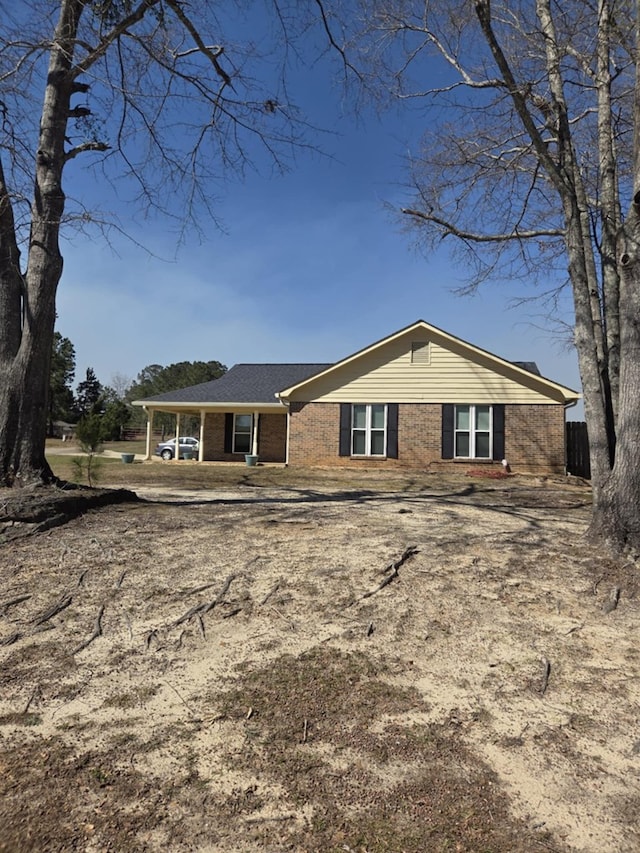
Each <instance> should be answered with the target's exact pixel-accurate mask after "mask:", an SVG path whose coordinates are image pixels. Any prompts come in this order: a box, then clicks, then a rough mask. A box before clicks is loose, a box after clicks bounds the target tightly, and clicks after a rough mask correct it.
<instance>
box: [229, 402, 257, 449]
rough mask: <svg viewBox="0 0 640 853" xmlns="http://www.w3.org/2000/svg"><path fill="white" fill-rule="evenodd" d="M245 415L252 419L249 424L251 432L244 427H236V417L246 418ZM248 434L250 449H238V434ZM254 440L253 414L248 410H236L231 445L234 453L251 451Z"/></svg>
mask: <svg viewBox="0 0 640 853" xmlns="http://www.w3.org/2000/svg"><path fill="white" fill-rule="evenodd" d="M245 417H247V418H250V419H251V420H250V424H249V432H248V433H247V432H246V431H245V430H244V429H243V430H242V431H238V430H237V429H236V418H245ZM247 434H248V436H249V447H248V449H247V450H237V449H236V436H238V435H242V436H245V435H247ZM252 441H253V415H251V414H248V413H247V412H234V415H233V443H232V446H231V452H232V453H245V454H246V453H251V442H252Z"/></svg>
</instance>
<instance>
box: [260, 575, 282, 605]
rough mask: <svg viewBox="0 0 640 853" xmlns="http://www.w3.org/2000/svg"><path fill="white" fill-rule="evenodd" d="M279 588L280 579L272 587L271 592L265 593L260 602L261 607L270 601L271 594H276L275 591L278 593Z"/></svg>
mask: <svg viewBox="0 0 640 853" xmlns="http://www.w3.org/2000/svg"><path fill="white" fill-rule="evenodd" d="M279 589H280V581H278V583H277V584H276V585H275V586H274V587H273V588H272V589H270V590H269V592H268V593H267V594H266V595H265V597H264V598H263V599H262V601H261V602H260V607H263V606H264V605H265V604H266V603H267V601H269V599H270V598H271V596H272V595H274V593H276V592H277V591H278V590H279Z"/></svg>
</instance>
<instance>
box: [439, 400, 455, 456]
mask: <svg viewBox="0 0 640 853" xmlns="http://www.w3.org/2000/svg"><path fill="white" fill-rule="evenodd" d="M442 458H443V459H453V403H443V404H442Z"/></svg>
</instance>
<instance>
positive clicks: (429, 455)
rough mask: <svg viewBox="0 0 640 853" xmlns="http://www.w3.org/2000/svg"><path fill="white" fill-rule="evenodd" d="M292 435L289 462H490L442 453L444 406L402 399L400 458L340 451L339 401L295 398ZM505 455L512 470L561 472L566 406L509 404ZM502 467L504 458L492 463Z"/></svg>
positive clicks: (355, 464)
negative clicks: (298, 400) (448, 457)
mask: <svg viewBox="0 0 640 853" xmlns="http://www.w3.org/2000/svg"><path fill="white" fill-rule="evenodd" d="M290 413H291V424H290V440H289V462H290V464H291V465H327V466H331V465H336V466H341V467H343V466H349V467H358V466H363V465H366V466H368V467H370V466H371V465H376V466H382V467H385V468H387V467H388V468H418V469H425V468H428V467H430V466H432V465H436V464H437V465H454V466H456V467H457V466H461V465H476V464H488V463H484V462H474V461H473V460H468V461H467V460H465V461H463V462H461V461H454V460H443V459H442V447H441V443H442V436H441V429H442V407H441V406H440V405H433V404H419V403H412V404H408V403H405V404H402V403H401V404H400V405H399V408H398V459H374V458H366V459H362V458H361V459H351V458H350V457H348V456H340V455H339V423H340V404H339V403H292V405H291V409H290ZM505 457H506V459H507V461H508V462H509V465H510V466H511V470H512V471H514V472H534V473H563V472H564V469H565V438H564V407H563V406H562V405H507V406H505ZM493 464H494V465H497V466H498V467H501V462H497V463H493Z"/></svg>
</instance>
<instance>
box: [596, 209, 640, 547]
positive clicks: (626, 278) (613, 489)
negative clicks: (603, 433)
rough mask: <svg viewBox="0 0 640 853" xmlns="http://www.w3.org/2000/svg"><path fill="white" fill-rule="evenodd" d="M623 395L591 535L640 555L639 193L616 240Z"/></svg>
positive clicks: (620, 397)
mask: <svg viewBox="0 0 640 853" xmlns="http://www.w3.org/2000/svg"><path fill="white" fill-rule="evenodd" d="M618 269H619V270H620V353H621V361H620V396H619V403H618V418H617V443H616V452H615V463H614V465H613V470H612V472H611V475H610V476H609V477H608V479H607V480H606V482H605V483H604V485H603V487H602V489H600V491H599V494H598V500H595V499H594V512H593V519H592V523H591V526H590V528H589V535H590V537H591V538H592V539H594V540H601V541H604V542H606V543H607V544H608V545H609V546H610V547H612V548H613V549H614V550H616V551H623V550H626V551H631V552H632V553H634V554H639V555H640V512H638V507H640V443H639V442H638V437H639V436H640V192H637V193H636V195H635V198H634V202H633V204H632V206H631V210H630V212H629V215H628V216H627V219H626V221H625V224H624V227H623V229H622V230H621V232H620V236H619V238H618Z"/></svg>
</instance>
